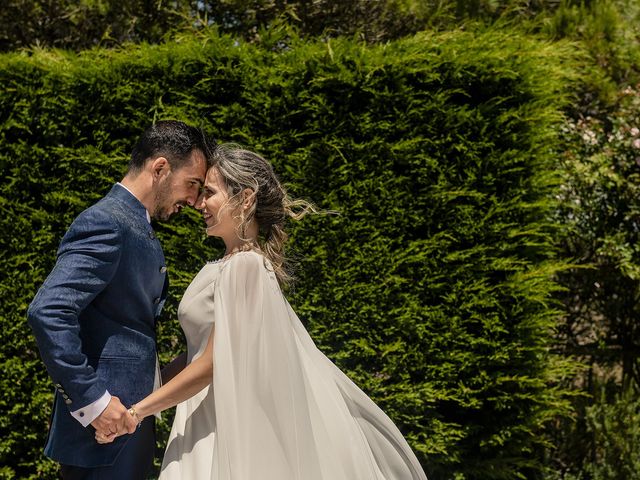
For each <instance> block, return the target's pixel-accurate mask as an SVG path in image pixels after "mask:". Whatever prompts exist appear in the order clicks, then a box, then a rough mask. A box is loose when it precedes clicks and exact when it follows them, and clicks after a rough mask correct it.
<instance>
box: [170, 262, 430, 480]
mask: <svg viewBox="0 0 640 480" xmlns="http://www.w3.org/2000/svg"><path fill="white" fill-rule="evenodd" d="M179 317H180V322H181V324H182V326H183V329H184V330H185V335H186V337H187V342H188V344H189V350H190V351H189V357H191V358H190V359H189V361H190V360H192V359H193V358H194V357H195V356H197V354H198V351H199V352H202V351H203V350H204V345H206V343H207V339H208V336H209V335H208V333H209V332H210V331H211V328H212V326H213V328H214V348H213V352H214V353H213V356H214V359H213V365H214V369H213V383H212V385H211V386H210V387H208V388H206V389H205V390H203V391H202V392H200V394H198V395H196V396H195V397H193V398H191V399H189V400H187V402H184V403H183V404H180V405H178V407H177V409H176V417H175V420H174V425H173V429H172V432H171V435H170V438H169V443H168V446H167V452H166V455H165V458H164V462H163V470H162V473H161V476H160V478H161V479H162V480H177V479H197V480H201V479H205V478H206V479H209V478H210V479H215V480H372V479H380V480H383V479H384V480H426V478H427V477H426V475H425V473H424V472H423V470H422V467H421V466H420V463H419V462H418V460H417V458H416V456H415V455H414V453H413V452H412V451H411V449H410V447H409V445H408V444H407V442H406V441H405V439H404V438H403V436H402V434H401V433H400V431H399V430H398V429H397V428H396V426H395V425H394V424H393V422H392V421H391V420H390V419H389V417H387V415H386V414H385V413H384V412H383V411H382V410H380V409H379V408H378V407H377V406H376V405H375V404H374V403H373V401H371V400H370V399H369V398H368V397H367V396H366V395H365V394H364V393H363V392H362V391H361V390H360V389H359V388H358V387H357V386H356V385H355V384H354V383H353V382H352V381H351V380H349V378H348V377H347V376H345V375H344V374H343V373H342V372H341V371H340V370H339V369H338V368H337V367H336V366H335V365H334V364H333V363H332V362H331V361H330V360H329V359H328V358H327V357H326V356H325V355H324V354H323V353H322V352H320V351H319V350H318V349H317V347H316V346H315V344H314V343H313V341H312V339H311V337H310V336H309V334H308V333H307V331H306V330H305V328H304V327H303V325H302V323H301V322H300V320H299V318H298V317H297V315H296V314H295V312H294V311H293V310H292V308H291V306H290V305H289V303H288V302H287V300H286V298H285V297H284V295H283V294H282V291H281V290H280V287H279V284H278V282H277V280H276V276H275V274H274V273H273V271H272V270H271V265H270V264H269V262H268V261H267V260H266V259H265V258H264V257H262V256H261V255H260V254H258V253H255V252H242V253H238V254H235V255H232V256H231V257H230V258H229V259H227V260H223V261H221V262H218V263H213V264H208V265H206V266H205V267H204V268H203V269H202V270H201V271H200V273H199V274H198V275H197V276H196V278H195V279H194V281H193V282H192V284H191V285H190V286H189V288H188V289H187V291H186V292H185V296H184V298H183V300H182V302H181V304H180V308H179Z"/></svg>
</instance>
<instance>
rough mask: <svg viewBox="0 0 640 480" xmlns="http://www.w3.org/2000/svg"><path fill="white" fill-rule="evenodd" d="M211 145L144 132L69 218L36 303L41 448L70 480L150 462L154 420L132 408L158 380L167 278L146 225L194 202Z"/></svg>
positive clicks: (171, 126) (194, 136) (120, 475)
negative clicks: (105, 184) (116, 170)
mask: <svg viewBox="0 0 640 480" xmlns="http://www.w3.org/2000/svg"><path fill="white" fill-rule="evenodd" d="M209 152H210V149H209V145H208V142H207V140H206V137H205V136H204V135H203V134H202V132H201V131H200V130H198V129H196V128H194V127H190V126H188V125H185V124H184V123H182V122H177V121H163V122H158V123H156V124H155V125H153V126H152V127H150V128H148V129H147V130H146V131H145V132H144V133H143V134H142V137H141V138H140V140H139V141H138V143H137V144H136V146H135V147H134V149H133V153H132V155H131V160H130V163H129V169H128V172H127V174H126V176H125V177H124V179H123V180H122V182H121V183H118V184H116V185H114V186H113V188H112V189H111V191H110V192H109V194H107V196H106V197H104V198H103V199H102V200H100V201H99V202H98V203H96V204H95V205H93V206H92V207H90V208H89V209H87V210H85V211H84V212H82V213H81V214H80V215H79V216H78V217H77V218H76V219H75V220H74V222H73V224H72V225H71V227H70V228H69V230H68V231H67V233H66V234H65V236H64V238H63V239H62V242H61V243H60V248H59V250H58V259H57V262H56V264H55V266H54V268H53V270H52V271H51V273H50V274H49V276H48V277H47V279H46V280H45V282H44V284H43V285H42V287H41V288H40V290H39V291H38V293H37V294H36V296H35V298H34V300H33V302H32V303H31V305H30V307H29V310H28V320H29V324H30V325H31V328H32V329H33V331H34V334H35V337H36V340H37V343H38V347H39V350H40V354H41V356H42V359H43V361H44V363H45V365H46V367H47V370H48V372H49V374H50V376H51V378H52V380H53V382H54V384H55V387H56V394H55V401H54V407H53V417H52V421H51V428H50V431H49V436H48V439H47V443H46V446H45V454H46V455H47V456H49V457H50V458H52V459H54V460H56V461H58V462H60V464H61V472H62V477H63V478H64V479H65V480H75V479H87V480H89V479H117V480H128V479H131V480H138V479H143V478H145V476H146V475H147V473H148V471H149V469H150V467H151V466H152V463H153V454H154V449H155V438H154V424H153V418H149V419H147V420H149V421H147V420H145V421H144V422H142V424H140V425H139V426H137V425H136V421H135V415H133V414H131V413H130V412H128V411H127V408H126V407H127V406H130V405H132V404H133V403H135V402H136V401H138V400H139V399H141V398H144V397H145V396H146V395H148V394H149V393H150V392H151V391H152V390H153V389H154V388H157V387H158V386H159V383H160V382H159V376H158V365H157V355H156V344H155V321H156V319H157V317H158V315H159V314H160V310H161V308H162V306H163V304H164V300H165V298H166V294H167V286H168V280H167V273H166V270H167V268H166V266H165V261H164V256H163V253H162V248H161V247H160V243H159V242H158V239H157V238H156V236H155V234H154V232H153V229H152V228H151V225H150V222H151V219H152V218H155V219H159V220H166V219H168V218H169V217H170V216H171V215H173V214H174V213H177V212H178V211H179V210H180V209H181V208H182V207H184V206H185V205H190V206H193V205H194V203H195V202H196V200H197V198H198V195H199V191H200V187H201V186H202V184H203V183H204V178H205V174H206V169H207V159H208V158H209ZM124 432H126V433H132V435H122V436H119V437H118V438H116V439H115V440H114V441H113V442H112V443H110V444H107V445H100V444H98V443H97V441H96V438H103V439H108V438H111V437H112V436H117V435H118V433H120V434H122V433H124Z"/></svg>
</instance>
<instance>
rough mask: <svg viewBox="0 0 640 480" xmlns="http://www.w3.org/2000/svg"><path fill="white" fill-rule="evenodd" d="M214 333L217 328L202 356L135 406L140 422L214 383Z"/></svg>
mask: <svg viewBox="0 0 640 480" xmlns="http://www.w3.org/2000/svg"><path fill="white" fill-rule="evenodd" d="M214 331H215V326H214V327H213V328H211V335H209V341H208V342H207V346H206V347H205V350H204V352H202V355H200V356H199V357H198V358H196V359H195V360H194V361H193V362H191V363H190V364H189V365H187V366H186V367H185V368H184V369H183V370H182V371H181V372H180V373H178V374H177V375H176V376H175V377H173V378H172V379H171V380H170V381H168V382H167V383H166V384H164V385H163V386H162V387H160V388H159V389H158V390H156V391H155V392H153V393H151V394H150V395H148V396H147V397H145V398H144V399H142V400H140V401H139V402H138V403H136V404H135V405H133V410H134V411H135V413H136V416H137V417H138V418H137V420H138V422H140V421H142V419H143V418H145V417H148V416H149V415H153V414H155V413H158V412H161V411H162V410H166V409H167V408H171V407H174V406H176V405H177V404H179V403H180V402H183V401H185V400H186V399H188V398H191V397H193V396H194V395H195V394H196V393H198V392H199V391H200V390H202V389H203V388H204V387H206V386H207V385H209V384H210V383H211V382H212V381H213V335H214Z"/></svg>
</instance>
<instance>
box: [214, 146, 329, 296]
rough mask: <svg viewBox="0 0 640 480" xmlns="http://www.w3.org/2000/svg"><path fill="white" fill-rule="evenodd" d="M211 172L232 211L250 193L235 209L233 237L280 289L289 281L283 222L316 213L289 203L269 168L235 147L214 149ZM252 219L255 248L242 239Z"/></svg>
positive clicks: (295, 201) (306, 205)
mask: <svg viewBox="0 0 640 480" xmlns="http://www.w3.org/2000/svg"><path fill="white" fill-rule="evenodd" d="M212 157H213V158H212V168H215V169H217V170H218V172H219V173H220V175H221V177H222V178H223V180H224V182H225V184H226V186H227V193H228V195H229V202H230V203H231V207H232V208H237V207H239V206H240V205H242V203H243V202H244V201H245V200H246V198H247V196H246V194H243V192H244V191H245V190H246V189H249V190H251V192H252V194H251V195H250V196H253V197H254V198H253V202H251V206H250V207H249V208H248V209H246V210H243V209H241V208H237V211H238V212H239V213H238V216H237V218H238V219H239V220H240V222H239V224H238V227H237V233H238V236H239V237H240V238H241V239H243V240H246V241H247V243H246V244H245V247H244V250H259V251H260V252H262V254H263V255H264V256H265V257H267V258H268V259H269V261H270V262H271V264H272V265H273V269H274V273H275V274H276V278H277V279H278V281H279V282H280V284H281V285H289V284H290V283H291V281H292V280H293V279H292V277H291V275H290V273H289V272H288V270H287V268H286V257H285V254H284V247H285V243H286V241H287V237H288V235H287V233H286V232H285V222H286V220H287V218H289V217H291V218H293V219H295V220H299V219H301V218H302V217H304V216H305V215H306V214H307V213H311V212H313V213H316V212H317V209H316V207H315V206H314V205H313V204H311V203H309V202H307V201H305V200H300V199H292V198H291V197H289V195H288V194H287V191H286V190H285V189H284V187H283V186H282V185H281V184H280V181H279V180H278V177H277V176H276V174H275V172H274V171H273V167H272V166H271V164H270V163H269V162H267V161H266V160H265V159H264V158H262V157H261V156H260V155H258V154H256V153H253V152H250V151H249V150H245V149H243V148H242V147H240V146H238V145H235V144H229V143H227V144H221V145H218V146H217V147H216V148H215V150H214V152H213V155H212ZM253 219H255V220H256V222H257V224H258V229H259V232H258V240H257V242H258V243H257V245H256V244H255V243H254V242H251V241H249V239H247V238H246V227H247V225H248V224H249V222H251V220H253Z"/></svg>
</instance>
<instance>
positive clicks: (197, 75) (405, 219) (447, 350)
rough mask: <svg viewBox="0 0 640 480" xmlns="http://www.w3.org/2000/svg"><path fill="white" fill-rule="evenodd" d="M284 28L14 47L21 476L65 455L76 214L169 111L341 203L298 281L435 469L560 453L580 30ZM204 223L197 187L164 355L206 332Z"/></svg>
mask: <svg viewBox="0 0 640 480" xmlns="http://www.w3.org/2000/svg"><path fill="white" fill-rule="evenodd" d="M273 35H274V36H273V37H267V38H264V39H263V41H262V43H261V44H260V45H245V44H243V43H238V42H237V41H234V40H233V39H231V38H228V37H218V36H216V35H210V36H208V37H200V38H183V39H181V40H176V41H174V42H172V43H168V44H165V45H160V46H138V47H127V48H124V49H122V50H118V51H108V50H93V51H88V52H84V53H82V54H78V55H76V54H69V53H65V52H60V51H34V52H30V53H19V54H7V55H3V56H0V84H2V85H3V88H2V90H0V166H1V171H2V176H1V177H0V208H1V209H2V214H1V215H0V245H1V248H0V270H1V271H2V272H5V274H4V275H3V277H2V278H1V279H0V296H1V298H2V303H1V306H0V322H1V329H0V330H1V331H2V336H3V337H2V342H1V343H2V344H1V345H0V362H1V367H0V368H2V371H3V372H5V374H4V375H3V376H2V378H1V379H0V388H1V389H2V392H3V396H2V399H1V400H0V405H2V413H1V414H0V464H2V465H4V467H0V478H39V479H41V478H54V471H55V465H54V464H53V463H52V462H49V461H47V460H46V459H44V458H43V456H42V453H41V448H42V445H43V442H44V439H45V433H46V429H47V422H48V415H49V404H50V401H51V397H52V393H53V389H52V386H51V382H50V380H49V379H48V377H47V375H46V372H45V370H44V367H43V365H42V363H41V361H40V359H39V356H38V353H37V350H36V348H35V342H34V340H33V338H32V336H31V333H30V331H29V328H28V326H27V325H26V321H25V311H26V308H27V306H28V304H29V302H30V300H31V298H32V297H33V295H34V293H35V291H36V289H37V288H38V286H39V285H40V283H41V282H42V280H43V279H44V277H45V276H46V274H47V273H48V271H49V269H50V268H51V267H52V265H53V263H54V260H55V251H56V248H57V244H58V242H59V240H60V238H61V236H62V235H63V233H64V231H65V229H66V227H67V226H68V225H69V224H70V222H71V221H72V219H73V218H74V217H75V216H76V215H77V214H78V213H79V212H80V211H81V210H82V209H84V208H86V207H87V206H88V205H90V204H91V203H93V202H95V201H96V200H97V199H98V198H100V197H101V196H102V195H103V194H104V193H105V192H107V191H108V190H109V188H110V186H111V184H112V183H113V181H114V180H118V179H119V178H120V176H121V175H122V173H123V170H124V168H125V165H126V160H127V156H128V153H129V152H130V150H131V147H132V144H133V142H134V141H135V139H136V138H137V136H138V135H139V133H140V132H141V131H142V129H143V128H144V127H145V126H147V125H148V124H149V123H150V122H151V121H153V120H156V119H164V118H179V119H182V120H185V121H188V122H190V123H193V124H197V125H200V126H203V127H205V128H207V129H208V130H210V131H212V132H214V133H215V135H216V136H217V137H218V138H220V139H223V140H225V141H236V142H239V143H242V144H244V145H246V146H248V147H249V148H251V149H255V150H257V151H258V152H261V153H262V154H264V155H265V156H266V157H267V158H269V159H271V160H272V161H273V162H274V164H275V167H276V170H277V171H278V172H280V174H281V176H282V178H283V179H284V180H285V181H286V182H287V184H288V185H289V187H290V190H291V192H292V193H293V194H295V195H297V196H303V197H306V198H308V199H311V200H313V201H315V202H316V203H317V204H319V205H320V206H321V207H323V208H330V209H335V210H338V211H339V212H340V213H341V214H340V215H339V216H316V217H313V218H309V219H305V220H304V221H303V222H301V223H299V224H297V225H295V226H292V253H293V254H294V255H295V256H297V257H298V258H299V262H298V277H299V282H298V284H297V287H296V289H295V290H294V291H292V292H290V294H289V296H290V298H291V301H292V303H293V304H294V308H296V310H297V311H298V312H299V314H300V316H301V317H302V319H303V321H304V322H305V324H306V325H307V327H308V329H309V331H310V332H311V334H312V336H313V337H314V339H315V340H316V342H317V343H318V345H319V346H320V347H321V348H322V350H323V351H324V352H326V353H327V354H328V355H329V356H330V357H331V358H332V359H333V360H334V361H335V362H336V363H337V364H338V365H339V366H340V367H341V368H342V369H343V370H345V371H346V372H347V373H348V374H349V375H350V376H351V377H352V378H353V379H354V380H355V381H356V382H357V383H358V384H359V385H360V386H361V387H362V388H363V389H364V390H365V391H366V392H368V393H369V394H370V395H371V397H372V398H373V399H374V400H375V401H376V402H378V404H379V405H380V406H381V407H382V408H383V409H384V410H385V411H386V412H388V413H389V415H390V416H391V417H392V418H393V419H394V420H395V422H396V423H397V424H398V426H399V427H400V429H401V430H402V431H403V432H404V433H405V435H406V436H407V438H408V440H409V442H410V443H411V445H412V446H413V448H414V449H415V451H416V453H417V455H418V456H419V458H420V460H421V462H422V463H423V465H424V467H425V470H426V471H427V474H428V475H429V477H430V479H432V480H437V479H449V478H456V479H511V478H533V477H534V476H535V475H537V473H536V472H538V471H539V468H540V465H541V462H542V458H543V449H544V448H545V446H546V437H545V434H544V429H545V426H546V425H547V424H548V423H549V421H550V420H551V419H552V418H554V417H556V416H557V415H562V414H564V413H566V410H567V402H566V400H565V392H564V391H562V390H561V389H560V388H559V387H557V383H555V382H556V381H557V380H558V379H559V378H560V377H561V376H562V375H566V374H567V373H568V372H570V366H567V365H566V364H565V363H564V362H563V361H561V359H558V358H556V357H554V356H553V355H551V354H550V353H549V345H550V342H551V331H552V329H553V327H554V325H555V319H556V316H557V312H556V310H555V306H554V305H553V304H551V302H550V300H549V298H550V296H551V294H552V292H553V291H554V290H555V289H556V286H555V284H554V283H553V282H552V280H551V278H552V275H553V273H554V272H555V271H556V270H557V268H558V267H559V265H558V264H557V262H556V261H555V260H554V259H553V254H554V252H553V248H552V247H551V245H552V243H553V236H554V233H555V232H556V231H557V226H556V225H554V224H551V223H549V222H548V221H547V220H546V219H547V218H548V217H549V212H550V210H551V209H553V208H554V205H553V202H552V201H551V200H550V199H551V198H552V195H551V193H552V189H553V186H554V175H553V167H554V145H555V144H556V135H555V127H556V126H557V124H558V122H559V120H560V117H561V116H560V113H559V112H560V111H561V109H562V107H563V106H564V105H565V103H566V101H567V96H566V94H565V92H566V87H567V85H568V84H569V82H570V78H569V74H568V71H569V68H570V65H571V62H572V58H573V54H572V52H571V49H570V48H569V47H567V46H566V45H563V44H554V45H549V44H545V43H542V42H540V41H538V40H535V39H531V38H527V37H523V36H520V35H519V34H517V33H515V32H509V31H506V32H502V33H499V32H492V31H487V32H485V33H482V34H475V35H474V34H470V33H461V32H458V33H451V34H441V35H429V34H420V35H418V36H416V37H413V38H410V39H406V40H402V41H398V42H394V43H390V44H387V45H383V46H374V47H366V46H363V45H362V44H360V43H358V42H355V41H350V40H337V41H333V40H332V41H331V42H330V43H321V42H316V43H310V44H309V43H304V42H302V41H299V40H296V39H295V38H293V39H292V38H290V37H278V36H277V34H275V33H274V34H273ZM201 226H202V223H201V221H200V220H199V218H198V215H197V214H196V212H195V211H191V212H190V213H187V214H184V215H183V216H182V217H181V218H180V219H178V220H177V221H174V222H171V223H167V224H163V225H158V226H157V230H158V232H159V235H160V237H161V240H162V243H163V245H164V249H165V254H166V257H167V261H168V265H169V266H170V276H171V280H172V288H171V296H170V300H169V301H168V302H167V307H166V309H165V312H164V314H163V317H164V320H163V321H162V322H161V324H160V330H159V342H160V350H161V355H162V357H161V359H162V360H163V361H167V360H168V359H169V358H170V357H171V356H172V355H173V354H175V353H177V352H179V351H181V349H182V348H183V347H182V335H181V333H180V331H179V327H178V324H177V322H176V320H175V313H176V306H177V302H178V301H179V298H180V295H181V293H182V291H183V290H184V289H185V287H186V285H187V284H188V282H189V281H190V279H191V278H192V277H193V275H194V274H195V273H196V272H197V271H198V269H199V268H200V266H201V265H202V263H203V262H204V261H206V260H208V259H212V258H214V257H216V256H217V255H218V254H219V253H220V251H221V250H220V248H219V244H217V243H215V242H211V241H205V239H204V233H203V231H202V229H201ZM166 432H167V426H166V423H165V424H163V425H162V426H161V433H162V435H164V436H166ZM162 435H161V437H162ZM160 443H162V439H161V441H160Z"/></svg>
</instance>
